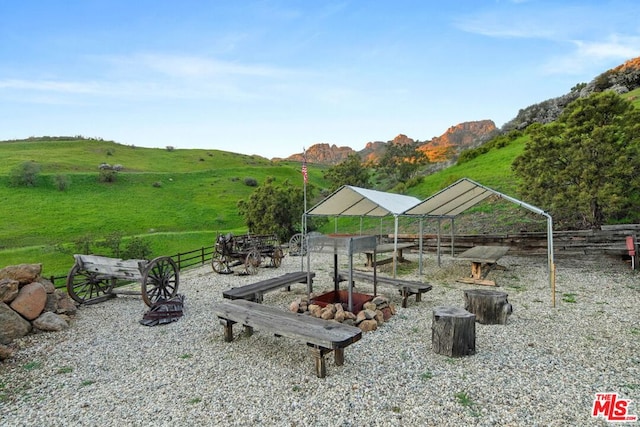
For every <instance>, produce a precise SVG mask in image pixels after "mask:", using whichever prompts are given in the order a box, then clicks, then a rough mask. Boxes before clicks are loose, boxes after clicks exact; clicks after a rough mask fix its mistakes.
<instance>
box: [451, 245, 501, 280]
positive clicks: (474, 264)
mask: <svg viewBox="0 0 640 427" xmlns="http://www.w3.org/2000/svg"><path fill="white" fill-rule="evenodd" d="M507 252H509V246H474V247H472V248H471V249H468V250H466V251H464V252H463V253H461V254H460V255H458V258H459V259H461V260H468V261H471V277H465V278H461V279H458V280H457V281H458V282H463V283H471V284H474V285H486V286H496V282H495V280H487V279H486V277H487V275H488V274H489V272H490V271H491V270H494V269H502V270H504V269H505V267H503V266H501V265H499V264H498V261H499V260H500V258H502V257H503V256H505V255H506V253H507Z"/></svg>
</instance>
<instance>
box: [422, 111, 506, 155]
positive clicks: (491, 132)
mask: <svg viewBox="0 0 640 427" xmlns="http://www.w3.org/2000/svg"><path fill="white" fill-rule="evenodd" d="M498 132H499V131H498V128H497V127H496V124H495V123H494V122H493V120H479V121H475V122H464V123H460V124H458V125H455V126H451V127H450V128H449V129H447V131H446V132H445V133H443V134H442V135H441V136H437V137H435V138H433V139H432V140H431V141H428V142H426V143H424V144H422V145H420V147H419V149H420V150H422V151H424V153H425V154H426V155H427V157H428V158H429V161H431V162H432V163H437V162H444V161H447V160H449V159H450V158H452V157H453V156H455V155H456V154H458V153H460V152H461V151H462V150H466V149H468V148H473V147H476V146H478V145H480V144H482V143H484V142H486V141H488V140H489V139H491V138H492V137H494V136H495V135H497V133H498Z"/></svg>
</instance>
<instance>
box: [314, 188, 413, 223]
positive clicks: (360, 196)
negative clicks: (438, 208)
mask: <svg viewBox="0 0 640 427" xmlns="http://www.w3.org/2000/svg"><path fill="white" fill-rule="evenodd" d="M419 202H420V199H417V198H415V197H412V196H404V195H401V194H393V193H386V192H384V191H377V190H369V189H366V188H360V187H353V186H351V185H343V186H342V187H340V188H339V189H337V190H336V191H334V192H333V194H331V195H330V196H328V197H327V198H326V199H324V200H323V201H321V202H320V203H318V204H317V205H315V206H314V207H312V208H311V209H309V210H308V211H307V214H308V215H327V216H373V217H384V216H388V215H399V214H401V213H402V212H404V211H406V210H407V209H409V208H411V207H413V206H415V205H416V204H418V203H419Z"/></svg>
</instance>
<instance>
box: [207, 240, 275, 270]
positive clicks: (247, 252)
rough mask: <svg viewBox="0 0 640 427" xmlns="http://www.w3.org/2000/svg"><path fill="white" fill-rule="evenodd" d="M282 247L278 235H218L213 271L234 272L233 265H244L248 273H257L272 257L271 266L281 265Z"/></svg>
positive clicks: (212, 263)
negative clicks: (266, 260)
mask: <svg viewBox="0 0 640 427" xmlns="http://www.w3.org/2000/svg"><path fill="white" fill-rule="evenodd" d="M283 256H284V253H283V252H282V247H281V246H280V244H279V243H278V237H277V236H276V235H273V234H270V235H260V234H247V235H242V236H234V235H233V234H231V233H229V234H226V235H218V237H217V238H216V244H215V249H214V253H213V255H212V257H211V266H212V267H213V271H215V272H216V273H220V274H230V273H233V270H232V267H236V266H243V267H244V272H245V273H246V274H252V275H253V274H256V273H257V272H258V267H259V266H260V264H262V262H263V261H264V260H265V258H270V260H271V261H270V263H269V266H271V267H280V264H281V263H282V257H283Z"/></svg>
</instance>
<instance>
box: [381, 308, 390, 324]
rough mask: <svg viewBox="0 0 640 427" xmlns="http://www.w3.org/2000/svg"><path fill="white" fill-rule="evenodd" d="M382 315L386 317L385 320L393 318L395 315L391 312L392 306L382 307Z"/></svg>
mask: <svg viewBox="0 0 640 427" xmlns="http://www.w3.org/2000/svg"><path fill="white" fill-rule="evenodd" d="M382 316H383V317H384V321H385V322H386V321H387V320H389V319H391V316H393V314H391V308H389V307H385V308H383V309H382Z"/></svg>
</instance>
